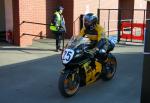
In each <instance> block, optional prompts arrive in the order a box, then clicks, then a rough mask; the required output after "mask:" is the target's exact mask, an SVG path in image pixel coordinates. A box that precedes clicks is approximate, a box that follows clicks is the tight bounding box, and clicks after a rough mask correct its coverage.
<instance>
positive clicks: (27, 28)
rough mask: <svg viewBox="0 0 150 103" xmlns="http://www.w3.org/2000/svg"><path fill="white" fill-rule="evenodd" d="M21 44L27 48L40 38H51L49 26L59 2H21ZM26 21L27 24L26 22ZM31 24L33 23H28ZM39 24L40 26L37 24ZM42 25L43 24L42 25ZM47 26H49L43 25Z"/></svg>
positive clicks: (24, 0)
mask: <svg viewBox="0 0 150 103" xmlns="http://www.w3.org/2000/svg"><path fill="white" fill-rule="evenodd" d="M18 2H19V4H18V5H19V8H18V11H19V18H18V20H19V24H18V25H19V31H18V32H19V44H20V46H27V45H31V44H32V40H33V39H39V38H40V36H42V37H48V36H51V32H50V30H49V26H48V24H49V23H50V19H51V15H52V14H53V13H52V12H53V11H54V9H55V8H54V7H56V4H57V1H54V0H19V1H18ZM24 21H25V22H24ZM26 22H31V23H26ZM36 23H39V24H36ZM40 23H41V24H40ZM43 24H47V25H43Z"/></svg>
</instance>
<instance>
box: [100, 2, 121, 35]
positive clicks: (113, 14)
mask: <svg viewBox="0 0 150 103" xmlns="http://www.w3.org/2000/svg"><path fill="white" fill-rule="evenodd" d="M118 7H119V0H109V2H107V3H106V1H105V0H100V7H99V8H100V9H118ZM109 17H110V18H109ZM108 19H109V20H108ZM108 21H109V24H108ZM117 22H118V10H110V11H109V10H100V25H102V26H103V27H104V28H105V31H106V34H107V33H108V28H109V31H110V32H109V34H116V33H115V32H116V31H114V30H117ZM108 26H109V27H108Z"/></svg>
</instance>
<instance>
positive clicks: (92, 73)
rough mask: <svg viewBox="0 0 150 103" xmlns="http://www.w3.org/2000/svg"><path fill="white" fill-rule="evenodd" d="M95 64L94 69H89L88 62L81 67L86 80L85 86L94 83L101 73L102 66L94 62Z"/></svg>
mask: <svg viewBox="0 0 150 103" xmlns="http://www.w3.org/2000/svg"><path fill="white" fill-rule="evenodd" d="M95 64H96V68H91V66H89V63H88V62H87V63H85V64H84V65H83V67H84V69H85V75H86V79H85V80H86V81H85V82H86V85H88V84H90V83H93V82H95V81H96V80H97V79H98V77H99V75H100V73H101V70H102V64H101V63H99V62H97V61H95Z"/></svg>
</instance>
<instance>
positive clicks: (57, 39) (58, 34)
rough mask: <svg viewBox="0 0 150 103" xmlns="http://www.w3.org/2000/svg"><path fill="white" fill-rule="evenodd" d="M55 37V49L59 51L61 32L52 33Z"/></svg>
mask: <svg viewBox="0 0 150 103" xmlns="http://www.w3.org/2000/svg"><path fill="white" fill-rule="evenodd" d="M53 33H54V35H55V39H56V49H57V50H58V49H60V46H61V40H62V32H57V31H55V32H53Z"/></svg>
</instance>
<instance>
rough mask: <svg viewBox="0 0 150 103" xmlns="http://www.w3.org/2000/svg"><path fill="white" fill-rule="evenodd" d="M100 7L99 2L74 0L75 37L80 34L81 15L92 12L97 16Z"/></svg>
mask: <svg viewBox="0 0 150 103" xmlns="http://www.w3.org/2000/svg"><path fill="white" fill-rule="evenodd" d="M98 7H99V0H94V2H93V0H74V10H73V12H74V14H73V27H74V32H73V34H74V35H78V34H79V32H80V27H79V25H80V24H79V21H80V20H79V17H80V15H81V14H86V13H88V12H92V13H94V14H95V15H97V8H98Z"/></svg>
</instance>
